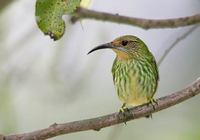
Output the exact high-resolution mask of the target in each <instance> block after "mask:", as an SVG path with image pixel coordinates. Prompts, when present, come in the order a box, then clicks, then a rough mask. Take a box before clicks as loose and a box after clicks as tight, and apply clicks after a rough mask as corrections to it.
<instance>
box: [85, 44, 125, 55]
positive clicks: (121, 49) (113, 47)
mask: <svg viewBox="0 0 200 140" xmlns="http://www.w3.org/2000/svg"><path fill="white" fill-rule="evenodd" d="M100 49H116V50H119V51H122V52H125V53H127V51H126V49H125V48H122V47H116V46H114V45H113V44H112V43H106V44H102V45H100V46H97V47H95V48H93V49H92V50H90V51H89V52H88V54H90V53H92V52H94V51H96V50H100Z"/></svg>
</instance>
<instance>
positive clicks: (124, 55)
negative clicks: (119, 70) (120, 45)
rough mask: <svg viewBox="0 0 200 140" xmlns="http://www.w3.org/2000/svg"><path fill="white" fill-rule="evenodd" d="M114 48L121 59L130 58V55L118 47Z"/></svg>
mask: <svg viewBox="0 0 200 140" xmlns="http://www.w3.org/2000/svg"><path fill="white" fill-rule="evenodd" d="M112 50H113V51H114V52H115V53H116V54H117V58H119V59H121V60H127V59H128V58H129V56H128V55H127V54H126V53H124V52H122V51H119V50H116V49H112Z"/></svg>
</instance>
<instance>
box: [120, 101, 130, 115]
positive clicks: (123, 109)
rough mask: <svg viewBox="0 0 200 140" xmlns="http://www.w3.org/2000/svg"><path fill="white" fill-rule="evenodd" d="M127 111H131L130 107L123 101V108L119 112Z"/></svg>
mask: <svg viewBox="0 0 200 140" xmlns="http://www.w3.org/2000/svg"><path fill="white" fill-rule="evenodd" d="M125 111H129V109H128V108H127V107H126V104H125V103H123V104H122V106H121V108H120V109H119V112H120V113H124V112H125Z"/></svg>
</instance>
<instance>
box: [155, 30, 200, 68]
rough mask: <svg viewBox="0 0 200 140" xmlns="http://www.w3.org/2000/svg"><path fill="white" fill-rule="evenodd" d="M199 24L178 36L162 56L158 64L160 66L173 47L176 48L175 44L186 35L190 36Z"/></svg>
mask: <svg viewBox="0 0 200 140" xmlns="http://www.w3.org/2000/svg"><path fill="white" fill-rule="evenodd" d="M198 27H199V26H193V27H192V28H191V29H189V30H188V31H187V32H185V33H184V34H182V35H181V36H180V37H178V38H177V39H176V40H175V41H174V42H173V43H172V44H171V45H170V46H169V47H168V48H167V49H166V50H165V52H164V54H163V55H162V57H161V58H160V59H159V61H158V66H160V64H161V63H162V62H163V60H164V59H165V58H166V56H167V55H168V54H169V53H170V52H171V50H172V49H173V48H175V46H176V45H177V44H178V43H179V42H181V41H182V40H184V39H185V38H186V37H188V35H190V34H191V33H192V32H193V31H195V29H197V28H198Z"/></svg>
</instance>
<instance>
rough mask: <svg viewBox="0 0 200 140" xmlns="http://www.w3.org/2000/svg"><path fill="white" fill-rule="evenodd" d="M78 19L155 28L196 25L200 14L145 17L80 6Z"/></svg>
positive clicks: (74, 20)
mask: <svg viewBox="0 0 200 140" xmlns="http://www.w3.org/2000/svg"><path fill="white" fill-rule="evenodd" d="M78 19H95V20H102V21H110V22H115V23H121V24H128V25H133V26H137V27H140V28H143V29H153V28H154V29H155V28H177V27H183V26H189V25H194V24H197V23H200V14H196V15H192V16H187V17H181V18H173V19H144V18H135V17H128V16H121V15H119V14H110V13H106V12H98V11H94V10H89V9H85V8H78V9H77V11H76V12H75V13H74V14H73V17H72V19H71V20H72V22H76V21H77V20H78Z"/></svg>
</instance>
